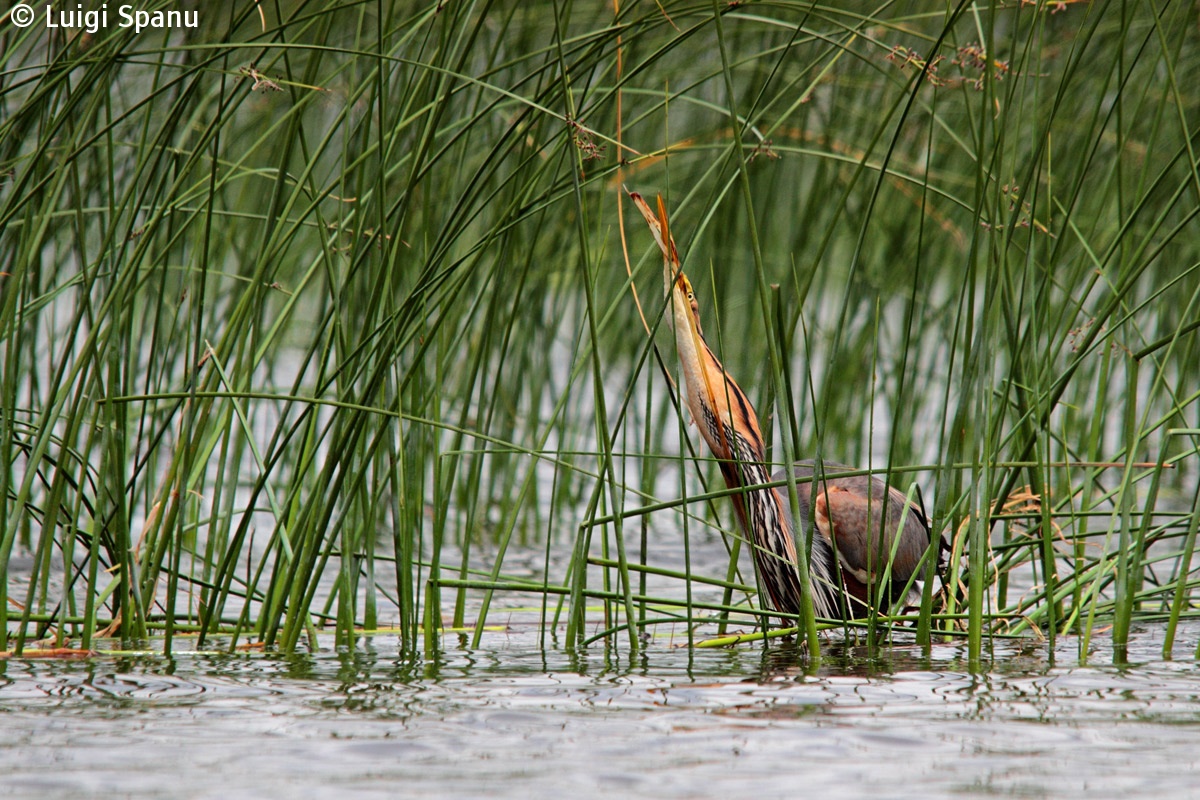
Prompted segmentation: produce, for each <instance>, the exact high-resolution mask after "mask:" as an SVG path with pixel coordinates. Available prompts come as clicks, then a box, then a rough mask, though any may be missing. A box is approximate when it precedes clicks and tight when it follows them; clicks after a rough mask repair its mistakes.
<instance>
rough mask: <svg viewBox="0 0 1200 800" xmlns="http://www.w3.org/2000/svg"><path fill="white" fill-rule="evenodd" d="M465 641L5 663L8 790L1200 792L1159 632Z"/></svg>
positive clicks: (381, 641) (1189, 705) (1191, 714)
mask: <svg viewBox="0 0 1200 800" xmlns="http://www.w3.org/2000/svg"><path fill="white" fill-rule="evenodd" d="M1183 633H1184V635H1183V648H1181V649H1180V650H1177V652H1181V651H1182V650H1183V649H1184V648H1189V647H1193V646H1194V644H1195V641H1196V637H1197V635H1200V626H1193V627H1192V628H1190V629H1188V630H1185V631H1184V632H1183ZM459 644H460V642H459V639H458V637H456V636H449V637H447V639H446V645H447V648H448V649H447V650H446V652H445V653H444V655H443V656H442V657H441V658H439V659H437V660H435V661H423V660H413V659H408V658H403V657H400V655H399V654H398V653H397V650H396V640H395V639H394V638H392V637H388V636H376V637H373V638H371V639H367V640H362V641H361V642H360V643H359V644H358V646H357V647H356V648H355V649H354V651H353V652H340V653H339V652H336V651H334V650H332V649H323V650H319V651H317V652H314V653H311V654H306V655H300V656H295V657H290V658H285V657H280V656H277V655H271V654H262V653H255V654H238V655H229V654H215V653H211V652H207V653H206V652H196V651H192V652H183V651H178V650H177V651H176V652H175V653H174V655H173V656H172V657H169V658H168V657H165V656H163V655H161V654H146V655H140V656H97V657H94V658H89V659H84V660H77V661H76V660H42V659H13V660H8V661H0V775H3V776H4V778H3V780H2V781H0V795H4V796H14V797H38V798H57V797H64V798H65V797H72V798H78V797H88V796H100V795H104V796H108V797H138V798H140V797H147V798H148V797H177V798H259V797H299V798H335V797H337V798H340V797H381V798H382V797H407V796H429V797H432V796H441V797H444V796H459V797H481V796H489V797H519V798H525V799H528V798H539V797H547V798H550V797H554V798H558V797H571V796H577V797H590V796H600V795H614V796H622V797H623V796H635V797H653V798H691V797H755V798H766V797H806V796H807V797H822V798H825V797H868V796H869V797H872V798H906V797H918V796H919V797H926V798H931V797H932V798H937V797H963V796H981V797H991V796H1003V797H1012V796H1017V797H1055V798H1059V797H1085V796H1086V797H1089V798H1102V797H1156V798H1165V797H1196V796H1198V795H1200V771H1198V770H1197V759H1198V758H1200V756H1198V755H1197V754H1198V753H1200V747H1198V746H1197V745H1198V744H1200V700H1198V699H1197V697H1198V696H1200V670H1198V669H1197V667H1196V664H1195V663H1194V662H1193V661H1191V660H1179V661H1173V662H1172V661H1163V660H1161V656H1160V653H1159V650H1160V649H1161V631H1160V630H1159V629H1157V628H1152V627H1151V628H1145V629H1142V630H1141V631H1140V632H1139V634H1138V636H1137V638H1136V640H1135V643H1134V646H1133V648H1132V649H1131V652H1130V659H1131V665H1130V666H1127V667H1122V668H1118V667H1114V666H1112V665H1111V664H1110V663H1109V662H1110V660H1111V655H1110V654H1109V653H1108V652H1107V651H1106V650H1105V642H1104V641H1102V640H1100V641H1096V642H1094V643H1093V645H1094V647H1093V652H1092V653H1091V654H1089V658H1088V660H1087V662H1086V663H1083V664H1081V662H1080V658H1079V652H1078V648H1079V643H1078V640H1075V639H1064V640H1062V642H1061V643H1060V646H1059V648H1058V652H1057V653H1055V654H1053V657H1051V654H1049V653H1047V651H1046V649H1045V647H1044V645H1038V644H1036V643H1028V644H1016V643H1011V642H1009V643H1003V644H998V645H997V646H996V647H995V649H994V651H993V653H992V658H991V659H990V660H989V662H988V663H987V664H986V665H984V666H983V667H982V668H980V669H979V670H977V671H973V670H971V669H970V668H969V665H968V663H967V661H966V660H965V651H964V649H963V648H961V647H960V646H958V645H953V644H948V645H939V646H936V647H934V648H933V650H932V652H931V653H929V654H928V655H925V654H922V653H921V651H920V650H919V649H917V648H911V647H905V646H893V647H891V648H889V649H887V650H885V651H883V652H882V653H879V654H878V655H877V656H876V657H874V658H868V657H867V656H866V654H865V653H864V651H862V650H861V649H854V648H845V647H839V646H837V645H836V643H831V645H830V647H829V648H828V652H827V654H826V658H825V659H824V661H823V662H822V664H821V666H820V668H819V669H818V670H817V671H816V672H815V674H806V670H805V667H804V664H805V659H804V657H803V656H802V655H801V654H800V653H798V652H797V651H796V650H795V648H793V647H786V646H785V647H774V648H772V650H770V651H769V652H764V651H763V650H761V649H757V648H753V647H746V646H743V647H741V648H738V649H735V650H718V651H711V650H689V649H687V648H680V647H673V646H670V645H668V644H667V643H666V642H655V643H651V644H650V646H649V647H648V648H647V649H646V651H645V653H644V654H642V655H640V656H638V657H635V658H633V659H632V660H631V659H630V658H629V657H628V655H626V654H623V653H619V654H612V653H606V652H605V651H604V649H603V648H593V649H590V650H588V651H587V652H586V653H584V654H582V655H574V654H571V653H567V652H564V651H562V650H561V649H550V650H544V649H541V648H539V647H538V646H537V640H536V637H535V636H533V635H532V634H529V633H523V632H521V631H520V630H510V631H507V632H497V633H492V634H489V635H488V636H487V637H485V640H484V643H483V646H482V647H481V648H480V649H477V650H467V649H451V648H454V647H458V646H459ZM185 646H186V645H185ZM1187 652H1188V653H1190V650H1188V651H1187Z"/></svg>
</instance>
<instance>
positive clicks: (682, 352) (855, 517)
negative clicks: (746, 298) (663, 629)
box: [631, 194, 929, 619]
mask: <svg viewBox="0 0 1200 800" xmlns="http://www.w3.org/2000/svg"><path fill="white" fill-rule="evenodd" d="M631 197H632V198H633V200H634V203H635V204H636V205H637V207H638V209H639V210H640V211H641V213H642V216H644V217H645V219H646V222H647V223H648V224H649V225H650V230H651V232H652V233H654V236H655V239H656V240H657V241H658V245H659V247H660V248H661V249H662V252H663V273H664V280H665V286H666V292H667V295H668V309H667V313H668V316H669V319H670V322H671V328H672V330H673V332H674V336H675V347H676V350H677V351H678V353H679V360H680V365H681V367H682V374H683V380H684V383H685V384H686V387H687V393H686V395H687V405H688V408H689V409H690V411H691V414H692V418H693V419H694V420H695V421H696V424H697V425H698V426H699V428H700V433H701V435H702V436H703V437H704V440H705V441H706V442H707V443H708V447H709V449H710V450H711V451H712V453H713V455H714V456H716V457H717V459H719V460H720V466H721V475H722V477H723V478H724V479H725V483H726V485H728V486H729V487H730V488H744V487H755V486H757V487H759V488H751V489H747V490H746V491H745V492H742V493H739V494H735V495H733V501H734V508H735V511H736V513H737V518H738V523H739V525H740V526H741V528H742V530H743V531H744V532H745V534H746V537H747V539H748V540H749V541H750V542H752V543H753V545H754V557H755V562H756V564H757V567H758V573H759V578H760V581H761V585H762V586H763V588H764V589H765V590H766V593H767V596H768V598H769V600H770V604H771V606H772V607H773V608H774V609H775V610H776V611H781V612H785V613H789V614H795V613H799V612H800V606H801V586H800V576H799V572H798V571H797V567H796V562H797V553H796V547H797V543H803V542H807V541H808V533H809V531H810V530H813V531H815V535H814V536H813V537H812V546H811V550H810V551H809V558H808V565H809V581H810V585H811V589H812V598H813V610H814V612H815V613H816V615H817V616H819V617H824V618H829V619H838V618H841V619H852V618H855V617H861V616H863V615H864V614H865V613H866V611H867V609H868V608H869V606H870V605H871V604H876V605H884V606H886V605H890V604H891V602H894V601H895V600H898V599H900V598H899V595H900V594H902V593H903V591H904V587H905V586H906V585H907V584H908V582H909V579H910V578H911V577H912V576H913V573H914V572H915V571H916V570H917V568H918V567H919V566H920V563H921V559H922V557H923V555H924V554H925V551H926V549H927V548H928V547H929V528H928V524H927V522H926V520H925V516H924V514H923V513H922V512H921V510H920V509H919V508H918V507H917V506H915V505H912V504H910V503H908V502H907V500H906V498H905V497H904V495H903V494H901V493H900V492H899V491H897V490H896V489H894V488H891V487H889V486H888V485H887V484H886V483H885V482H884V481H882V480H880V479H879V478H875V477H869V476H866V475H850V476H844V477H839V476H838V473H840V472H848V471H851V470H850V468H849V467H845V466H842V465H840V464H831V463H828V462H827V463H826V464H825V465H824V469H823V470H821V471H820V473H819V474H817V473H816V467H815V464H814V463H813V462H806V461H802V462H800V463H797V464H795V465H794V466H793V470H794V472H795V476H796V479H797V487H796V489H797V500H798V505H799V511H800V514H799V517H798V518H797V519H793V518H792V515H791V513H790V509H791V503H790V501H789V499H788V495H787V490H786V487H784V489H783V490H782V491H781V490H780V489H779V488H777V487H763V486H761V484H765V483H769V482H772V481H782V480H785V479H786V477H787V473H786V470H783V471H780V472H778V473H776V474H775V475H774V476H771V475H769V473H768V470H767V466H766V463H765V457H766V455H765V450H764V447H763V441H762V433H761V431H760V429H759V425H758V417H757V415H756V414H755V412H754V408H753V406H751V405H750V401H749V400H748V399H747V398H746V395H745V394H744V393H743V392H742V390H741V388H740V387H739V386H738V385H737V383H736V382H735V381H734V380H733V378H732V377H730V376H729V374H728V373H726V372H725V368H724V367H723V366H722V365H721V362H720V361H719V360H718V359H717V357H716V356H715V355H714V354H713V352H712V350H711V349H710V348H709V346H708V343H707V342H706V341H705V339H704V334H703V332H702V330H701V327H700V314H699V307H698V304H697V302H696V298H695V295H694V294H693V292H692V287H691V283H690V282H689V281H688V279H687V277H686V276H685V275H684V274H683V272H682V271H681V270H680V268H679V257H678V255H677V253H676V251H675V245H674V242H673V241H672V240H671V236H670V233H669V231H668V230H667V228H666V214H665V212H664V211H663V209H662V205H661V201H660V205H659V213H658V215H655V214H654V213H653V212H651V210H650V208H649V206H648V205H646V203H645V201H644V200H642V198H641V197H639V196H638V195H636V194H631ZM884 498H887V502H886V503H885V502H884ZM810 521H811V523H810ZM889 565H890V567H889ZM885 574H887V575H890V582H889V583H888V584H887V585H886V586H884V585H881V584H880V581H881V580H882V578H883V577H884V575H885ZM883 610H886V608H885V609H883Z"/></svg>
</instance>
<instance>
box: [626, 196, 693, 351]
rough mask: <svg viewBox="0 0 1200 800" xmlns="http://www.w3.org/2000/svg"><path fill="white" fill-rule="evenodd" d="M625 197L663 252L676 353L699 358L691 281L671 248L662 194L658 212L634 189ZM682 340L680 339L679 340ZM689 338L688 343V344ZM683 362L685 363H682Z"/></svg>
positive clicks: (672, 239)
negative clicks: (640, 214) (685, 349)
mask: <svg viewBox="0 0 1200 800" xmlns="http://www.w3.org/2000/svg"><path fill="white" fill-rule="evenodd" d="M629 198H630V199H631V200H633V204H634V205H635V206H637V210H638V211H640V212H641V213H642V217H643V218H644V219H645V220H646V224H647V225H648V226H649V227H650V233H651V234H653V235H654V241H655V242H656V243H657V244H658V249H659V250H661V251H662V254H663V291H664V293H665V295H666V296H667V297H669V298H670V300H671V323H672V328H673V329H674V330H675V336H676V345H677V347H678V348H680V353H679V355H680V357H681V358H683V359H684V361H685V362H687V361H693V360H695V361H698V360H699V352H700V350H699V344H700V342H699V338H700V321H699V320H698V319H696V313H695V310H694V308H693V306H692V300H691V297H692V284H691V281H689V280H688V278H687V275H684V274H683V270H682V269H681V267H680V263H679V251H678V250H677V249H676V248H675V239H674V237H672V236H671V229H670V223H669V222H668V220H667V210H666V208H665V207H664V206H663V201H662V196H661V195H659V196H658V198H657V200H658V213H655V212H654V211H652V210H651V209H650V204H649V203H647V202H646V200H645V199H644V198H643V197H642V196H641V195H640V194H638V193H637V192H630V193H629ZM680 340H683V341H680ZM689 340H690V344H689ZM684 348H687V349H689V350H691V351H692V352H691V353H690V354H687V355H690V358H689V357H687V356H686V355H685V353H684ZM685 366H686V363H685Z"/></svg>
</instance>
